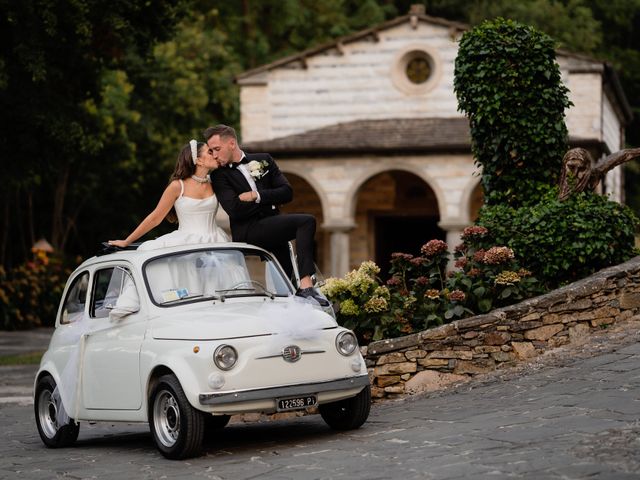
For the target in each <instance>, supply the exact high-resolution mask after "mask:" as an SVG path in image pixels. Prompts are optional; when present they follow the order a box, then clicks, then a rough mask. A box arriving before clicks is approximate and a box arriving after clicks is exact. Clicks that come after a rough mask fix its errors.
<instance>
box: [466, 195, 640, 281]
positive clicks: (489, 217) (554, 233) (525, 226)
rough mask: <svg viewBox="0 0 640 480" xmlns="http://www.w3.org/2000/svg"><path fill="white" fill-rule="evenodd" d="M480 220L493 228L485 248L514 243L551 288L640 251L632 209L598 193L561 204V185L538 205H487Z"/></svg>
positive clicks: (523, 261) (523, 260)
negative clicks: (516, 206)
mask: <svg viewBox="0 0 640 480" xmlns="http://www.w3.org/2000/svg"><path fill="white" fill-rule="evenodd" d="M478 223H479V224H480V225H484V226H485V227H487V228H488V230H489V234H488V235H487V236H486V238H484V239H483V243H481V246H485V247H486V246H488V245H491V244H494V243H498V244H502V245H507V246H509V247H510V248H512V249H513V250H514V252H516V255H517V256H518V260H519V261H520V263H521V264H523V265H525V266H526V268H528V269H529V270H531V271H532V272H533V274H534V275H535V276H536V277H537V278H538V279H539V280H540V281H541V282H543V283H544V284H545V286H546V287H547V288H549V289H552V288H556V287H558V286H560V285H563V284H566V283H569V282H572V281H575V280H578V279H581V278H584V277H587V276H589V275H591V274H593V273H594V272H596V271H598V270H600V269H602V268H605V267H608V266H611V265H617V264H619V263H622V262H624V261H626V260H628V259H630V258H631V257H633V256H635V255H637V254H638V251H637V250H636V248H635V246H634V244H635V230H636V228H637V226H638V218H637V217H636V216H635V214H634V213H633V212H632V211H631V210H630V209H629V208H628V207H626V206H624V205H620V204H619V203H617V202H612V201H610V200H608V199H607V198H606V197H604V196H602V195H598V194H596V193H593V192H583V193H579V194H577V195H574V196H572V197H570V198H569V199H568V200H566V201H564V202H561V201H559V200H558V189H557V188H552V189H550V190H548V192H547V194H546V195H545V196H544V197H543V199H542V200H541V202H540V203H538V204H536V205H532V206H528V207H521V208H512V207H509V206H506V205H492V206H484V207H483V208H482V209H481V211H480V217H479V219H478Z"/></svg>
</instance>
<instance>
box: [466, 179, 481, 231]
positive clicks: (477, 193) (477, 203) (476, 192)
mask: <svg viewBox="0 0 640 480" xmlns="http://www.w3.org/2000/svg"><path fill="white" fill-rule="evenodd" d="M482 205H484V189H483V188H482V183H478V184H477V185H476V187H475V188H474V189H473V191H472V192H471V195H470V196H469V220H471V221H472V222H475V221H476V220H477V219H478V214H479V213H480V208H481V207H482Z"/></svg>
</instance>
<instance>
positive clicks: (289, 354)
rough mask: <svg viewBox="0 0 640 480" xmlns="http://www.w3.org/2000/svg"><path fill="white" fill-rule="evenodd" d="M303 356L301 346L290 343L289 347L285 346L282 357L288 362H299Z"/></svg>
mask: <svg viewBox="0 0 640 480" xmlns="http://www.w3.org/2000/svg"><path fill="white" fill-rule="evenodd" d="M301 356H302V352H301V351H300V347H298V346H297V345H289V346H288V347H284V348H283V349H282V358H284V359H285V361H287V362H291V363H293V362H297V361H298V360H300V357H301Z"/></svg>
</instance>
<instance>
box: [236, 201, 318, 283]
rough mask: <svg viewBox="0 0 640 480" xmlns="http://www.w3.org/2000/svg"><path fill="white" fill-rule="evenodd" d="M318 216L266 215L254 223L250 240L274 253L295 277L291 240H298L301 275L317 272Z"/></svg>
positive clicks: (290, 276) (248, 236) (248, 232)
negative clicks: (314, 245)
mask: <svg viewBox="0 0 640 480" xmlns="http://www.w3.org/2000/svg"><path fill="white" fill-rule="evenodd" d="M315 234H316V219H315V217H314V216H313V215H308V214H305V213H283V214H280V215H274V216H271V217H264V218H261V219H260V220H257V221H256V222H255V223H252V225H251V227H250V228H249V229H248V231H247V239H246V242H247V243H251V244H253V245H257V246H258V247H262V248H264V249H265V250H269V251H270V252H272V253H273V254H274V255H275V256H276V258H277V259H278V261H279V262H280V265H282V268H283V269H284V271H285V273H286V274H287V276H288V277H289V278H292V277H293V265H292V263H291V256H290V254H289V243H288V242H289V241H290V240H295V241H296V251H297V256H298V272H299V274H300V278H302V277H305V276H307V275H313V274H314V273H315V265H314V263H313V239H314V237H315Z"/></svg>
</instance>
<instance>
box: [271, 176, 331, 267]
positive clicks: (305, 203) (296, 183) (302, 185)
mask: <svg viewBox="0 0 640 480" xmlns="http://www.w3.org/2000/svg"><path fill="white" fill-rule="evenodd" d="M286 176H287V180H289V183H290V184H291V188H293V201H292V202H291V203H287V204H286V205H282V206H281V207H280V210H281V211H282V212H283V213H309V214H311V215H313V216H314V217H316V224H317V226H318V228H317V230H316V242H315V245H316V248H315V252H314V256H315V259H316V265H318V268H320V270H321V272H327V271H328V258H327V255H326V252H327V251H328V242H329V239H328V235H327V234H326V232H324V231H323V230H322V229H321V228H320V225H322V223H323V222H324V216H323V214H322V202H321V201H320V197H319V195H318V194H317V192H316V191H315V189H314V188H313V187H312V186H311V184H310V183H309V182H307V181H306V180H305V179H304V178H302V177H300V176H298V175H296V174H294V173H290V172H287V173H286Z"/></svg>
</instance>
